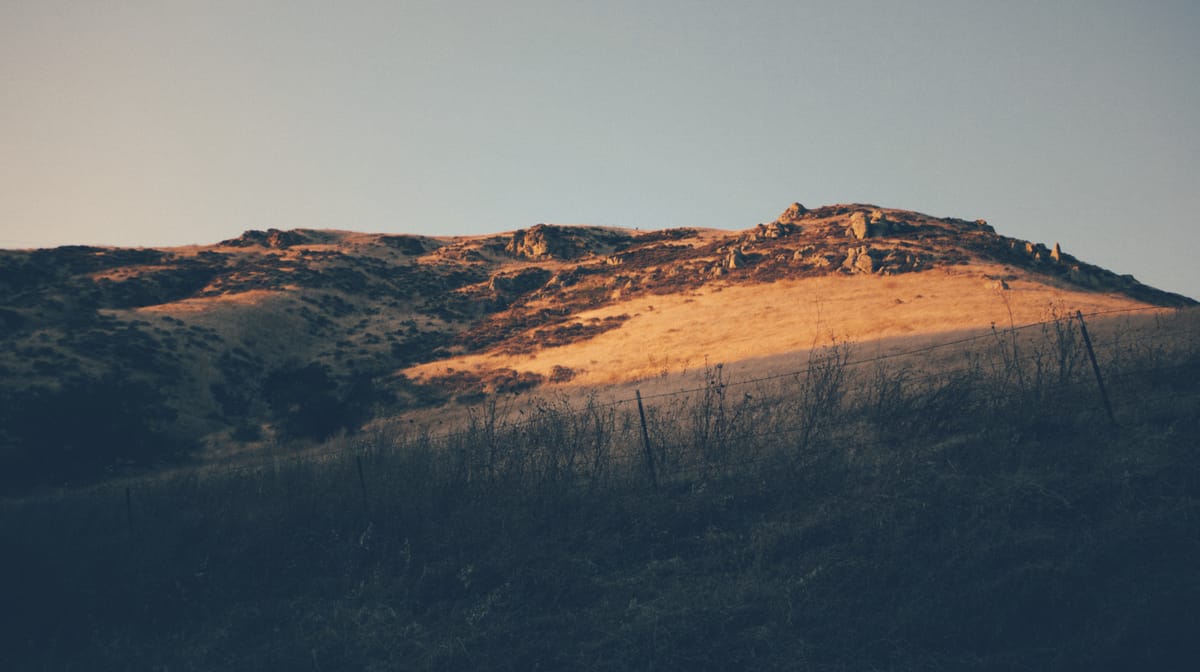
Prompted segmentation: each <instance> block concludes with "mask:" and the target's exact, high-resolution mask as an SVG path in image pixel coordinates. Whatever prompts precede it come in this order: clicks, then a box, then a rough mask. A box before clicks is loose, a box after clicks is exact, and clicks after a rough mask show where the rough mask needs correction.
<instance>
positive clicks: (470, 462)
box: [92, 308, 1200, 532]
mask: <svg viewBox="0 0 1200 672" xmlns="http://www.w3.org/2000/svg"><path fill="white" fill-rule="evenodd" d="M1152 312H1153V313H1156V314H1155V315H1154V319H1153V320H1152V321H1150V323H1148V324H1138V325H1127V328H1125V329H1124V330H1122V329H1116V330H1109V331H1106V332H1105V333H1104V335H1102V337H1101V339H1099V343H1098V346H1099V347H1100V349H1101V360H1102V361H1103V365H1104V367H1105V368H1106V369H1107V370H1106V376H1107V378H1108V380H1109V381H1110V383H1111V384H1112V386H1113V387H1114V391H1115V392H1116V394H1115V397H1116V399H1115V402H1116V407H1117V409H1118V414H1120V413H1121V412H1123V411H1124V410H1125V409H1127V408H1129V407H1130V406H1131V405H1133V404H1137V405H1140V406H1143V407H1144V406H1145V405H1154V404H1160V403H1188V402H1190V401H1191V400H1195V399H1197V398H1200V390H1197V389H1196V388H1195V387H1192V388H1189V389H1183V390H1167V389H1163V388H1162V387H1156V386H1157V385H1158V384H1159V383H1161V382H1163V381H1166V382H1168V383H1172V384H1173V383H1174V382H1175V381H1178V380H1179V379H1181V378H1186V377H1188V375H1189V374H1193V373H1200V370H1198V369H1200V365H1198V361H1200V360H1198V359H1197V355H1198V354H1200V334H1197V333H1196V332H1195V330H1194V329H1193V328H1192V327H1191V325H1190V324H1189V323H1188V322H1187V321H1186V320H1181V319H1174V320H1173V319H1169V318H1170V317H1171V315H1172V313H1170V312H1167V313H1164V312H1163V309H1161V308H1135V309H1121V310H1108V311H1098V312H1093V313H1088V314H1086V315H1081V316H1079V319H1080V320H1083V319H1091V318H1100V317H1113V316H1120V315H1135V314H1138V313H1152ZM1073 319H1075V318H1073V317H1069V316H1068V317H1064V316H1056V317H1054V318H1053V319H1048V320H1044V321H1040V322H1034V323H1029V324H1024V325H1019V326H1010V327H1008V328H1004V329H999V328H993V329H992V330H990V331H988V332H985V333H980V334H976V335H972V336H967V337H961V338H954V339H950V340H946V341H941V342H937V343H932V344H929V345H923V346H920V347H915V348H909V349H904V350H899V351H892V352H887V353H880V354H877V355H875V356H870V357H853V352H854V346H853V344H847V343H840V344H838V343H835V344H832V345H830V346H828V347H826V348H825V349H823V350H822V349H818V350H813V351H811V352H810V353H809V355H808V359H807V360H806V361H805V362H804V363H803V365H800V366H797V367H795V368H791V369H789V370H786V371H779V372H773V373H770V374H767V375H761V376H752V377H746V378H741V379H730V380H726V379H725V377H724V375H725V374H724V372H723V371H722V367H721V366H720V365H716V366H713V367H709V368H708V369H707V370H706V372H705V381H704V384H700V385H692V386H690V387H686V388H683V389H679V390H673V391H668V392H659V393H654V394H645V395H643V394H641V393H640V390H637V391H635V394H634V396H629V397H621V398H616V399H600V398H599V397H597V396H595V395H593V396H590V397H588V398H587V399H586V400H584V401H582V402H580V401H578V400H572V399H568V398H567V397H566V396H559V397H551V398H547V397H530V398H511V399H508V400H507V402H506V403H501V402H499V401H498V400H497V399H495V398H492V399H489V400H488V401H487V402H485V403H484V404H482V405H480V406H478V407H474V408H472V409H471V410H470V412H469V413H468V418H467V421H466V422H465V423H464V425H463V426H460V427H455V428H452V429H450V430H447V431H443V432H438V433H434V432H432V431H431V430H430V429H429V428H428V427H418V428H415V429H408V428H404V427H400V426H391V427H389V426H384V427H382V428H379V429H377V430H375V431H372V432H368V433H364V434H361V435H359V436H357V437H352V438H349V439H345V440H342V441H334V442H332V443H331V444H330V445H329V446H327V447H325V448H323V449H317V450H311V451H304V452H299V453H297V454H295V455H283V456H280V455H274V456H272V457H270V458H268V459H262V460H255V461H253V462H248V463H242V464H236V465H226V466H220V465H208V466H204V465H200V466H196V467H192V468H188V469H178V470H175V472H174V475H173V476H164V475H162V474H159V475H149V476H142V477H129V478H122V479H117V480H113V481H110V482H107V483H103V484H99V485H96V486H93V488H92V490H93V491H95V490H99V491H101V492H106V491H112V492H115V493H116V495H117V496H118V498H120V499H121V500H123V501H122V505H123V507H124V509H125V517H126V518H127V521H128V525H129V528H130V531H131V532H132V530H133V527H134V520H135V518H136V516H135V512H134V507H135V506H136V500H137V496H136V493H137V492H138V491H139V490H142V489H146V488H150V487H153V486H154V485H155V484H161V483H162V481H163V479H164V478H174V477H178V478H184V479H193V480H196V479H219V478H251V479H254V478H259V479H261V478H266V477H268V476H278V475H279V474H281V473H283V472H286V471H288V470H294V469H300V468H312V469H314V470H317V471H321V470H324V471H326V472H332V471H337V474H336V476H335V474H333V473H326V475H325V477H327V478H335V477H336V478H342V479H345V480H347V481H348V483H349V485H347V484H345V483H344V484H343V487H346V488H349V489H351V490H353V491H356V492H357V495H358V497H359V498H361V504H360V506H361V507H362V509H363V511H364V513H368V512H369V511H370V510H371V502H372V500H373V499H375V498H377V497H381V496H386V495H385V493H386V492H387V491H388V487H387V483H386V477H385V475H384V472H386V471H387V469H388V468H389V465H388V464H387V463H388V462H389V460H392V459H393V458H394V457H395V456H397V455H402V454H404V453H406V452H408V453H411V452H413V451H425V452H426V453H428V454H430V455H433V456H434V457H433V458H432V459H434V460H435V461H436V462H437V469H438V470H440V471H439V472H438V473H439V474H440V477H441V478H443V479H445V480H446V482H447V483H453V484H458V485H461V486H463V487H488V486H489V484H490V485H502V484H512V483H517V484H522V483H524V484H529V485H530V486H531V487H543V486H546V485H547V484H553V485H555V486H556V487H568V486H573V485H578V484H580V483H589V484H591V485H592V486H595V485H597V484H601V485H602V484H604V483H612V482H616V481H623V482H627V483H632V482H637V481H639V480H644V481H645V482H646V483H648V484H654V485H655V486H658V485H660V484H661V485H663V486H669V485H670V484H672V483H680V482H691V481H694V480H695V479H707V478H709V477H716V476H724V475H732V474H736V473H738V472H740V471H744V470H746V469H749V468H755V467H761V466H762V465H764V464H768V465H777V466H779V467H780V468H786V469H797V468H800V467H802V466H803V465H804V464H805V463H806V462H807V461H809V460H812V459H816V457H817V456H820V455H824V454H828V453H830V451H840V452H845V453H855V454H858V455H874V456H875V459H877V458H878V456H879V454H880V451H888V450H894V449H897V448H898V447H902V446H904V445H905V444H907V443H910V442H913V441H921V440H925V439H929V437H931V436H934V435H935V434H936V433H937V432H938V431H940V430H944V429H946V428H947V427H948V428H950V429H954V428H956V427H957V428H959V429H962V428H963V427H966V426H969V424H970V422H971V420H970V419H969V418H956V416H955V414H963V413H967V414H970V413H991V414H1000V413H1013V412H1016V413H1021V412H1029V411H1031V410H1036V409H1041V410H1042V411H1044V410H1045V409H1046V408H1047V407H1050V408H1053V409H1054V411H1055V412H1057V413H1060V414H1066V415H1070V414H1079V413H1084V412H1089V411H1090V412H1095V411H1098V410H1099V409H1100V408H1101V407H1100V402H1099V401H1098V398H1097V397H1095V396H1094V395H1093V394H1092V387H1094V385H1095V382H1094V381H1091V380H1090V379H1089V376H1088V374H1089V373H1090V372H1089V371H1088V369H1087V367H1086V366H1085V365H1084V359H1083V358H1084V357H1085V355H1084V352H1083V349H1082V348H1081V347H1079V344H1078V342H1077V341H1075V340H1073V337H1072V336H1071V334H1072V333H1075V332H1072V331H1070V330H1064V326H1069V327H1071V328H1072V329H1075V328H1077V327H1075V326H1072V324H1071V320H1073ZM1110 333H1111V335H1110ZM1038 337H1041V338H1040V339H1039V338H1038ZM1022 339H1024V340H1022ZM1181 351H1182V354H1181ZM935 353H936V354H941V353H950V354H951V355H952V356H951V357H950V359H951V360H953V361H952V362H949V363H948V362H940V363H939V364H938V365H937V366H929V367H928V368H926V364H927V358H928V357H929V356H931V355H933V354H935ZM1181 358H1182V359H1181ZM1194 377H1195V376H1192V378H1194ZM1166 387H1169V385H1167V386H1166ZM639 397H640V400H641V402H642V404H643V410H644V414H643V413H639V412H638V410H637V404H638V401H639ZM863 459H867V458H863ZM364 464H366V465H367V466H366V467H365V468H364ZM335 468H336V469H335Z"/></svg>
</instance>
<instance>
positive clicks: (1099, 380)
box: [1075, 310, 1117, 427]
mask: <svg viewBox="0 0 1200 672" xmlns="http://www.w3.org/2000/svg"><path fill="white" fill-rule="evenodd" d="M1075 315H1076V316H1077V317H1078V318H1079V333H1081V334H1083V344H1084V345H1086V346H1087V353H1088V359H1090V360H1092V371H1093V372H1094V373H1095V374H1096V385H1097V386H1098V387H1099V388H1100V399H1101V400H1102V401H1103V402H1104V411H1105V412H1106V413H1108V420H1109V422H1112V424H1113V426H1114V427H1115V426H1117V418H1116V417H1115V416H1114V415H1113V411H1112V404H1110V403H1109V402H1108V390H1106V389H1104V377H1103V376H1101V375H1100V365H1099V364H1098V363H1096V351H1095V350H1092V339H1091V338H1090V337H1089V336H1088V330H1087V323H1086V322H1084V321H1083V311H1082V310H1076V311H1075Z"/></svg>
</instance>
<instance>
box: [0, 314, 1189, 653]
mask: <svg viewBox="0 0 1200 672" xmlns="http://www.w3.org/2000/svg"><path fill="white" fill-rule="evenodd" d="M1180 320H1182V318H1180ZM1190 324H1191V323H1190V322H1188V323H1186V324H1185V323H1183V322H1182V321H1180V322H1179V323H1178V324H1174V325H1172V324H1165V323H1159V324H1158V327H1160V328H1161V330H1160V331H1157V332H1155V333H1154V334H1152V335H1149V336H1147V335H1144V334H1143V335H1141V336H1139V337H1137V338H1126V339H1122V338H1118V337H1113V338H1108V339H1106V341H1105V342H1104V343H1098V346H1101V364H1102V368H1103V369H1104V371H1105V372H1106V375H1107V381H1106V382H1107V383H1108V386H1109V392H1110V393H1111V394H1112V398H1113V399H1112V401H1113V408H1114V411H1115V413H1116V416H1117V420H1118V421H1119V427H1114V426H1112V425H1111V424H1110V422H1109V420H1108V418H1107V415H1106V413H1105V411H1104V410H1103V407H1102V406H1101V404H1100V403H1099V401H1098V399H1097V394H1096V387H1095V381H1094V379H1090V378H1089V376H1091V370H1090V368H1089V366H1090V365H1089V364H1088V363H1087V361H1086V358H1085V355H1084V354H1083V350H1082V348H1081V346H1080V343H1079V342H1078V339H1077V337H1076V335H1075V334H1076V332H1075V331H1074V330H1073V326H1072V325H1071V324H1069V323H1067V322H1065V321H1061V320H1060V321H1055V322H1052V323H1049V324H1048V325H1043V327H1042V329H1041V330H1040V332H1038V333H1017V332H1010V333H996V334H995V335H994V337H993V338H991V339H985V340H981V341H975V342H973V343H970V344H966V345H963V346H962V347H961V349H960V350H956V352H955V354H954V357H953V364H952V365H947V363H946V362H941V363H939V365H938V366H937V367H936V368H935V369H934V370H930V368H928V367H926V366H924V365H923V363H922V362H921V361H917V360H914V361H907V362H905V361H897V360H882V361H875V362H870V363H856V360H855V359H854V355H853V351H852V350H851V349H848V348H846V347H845V346H836V347H832V348H830V349H828V350H827V351H825V352H823V353H819V354H818V355H815V356H814V357H813V358H812V359H811V360H810V361H809V362H808V363H807V365H806V366H805V367H804V369H805V371H804V373H800V374H797V375H794V376H790V377H781V378H778V379H773V380H770V381H760V382H758V383H755V384H753V385H739V384H737V383H736V382H735V383H730V382H728V381H725V380H723V379H722V374H721V370H720V369H719V368H716V367H714V368H713V369H711V370H710V372H709V377H708V381H707V384H706V385H705V386H704V387H703V388H702V389H698V390H695V391H693V392H692V393H690V394H688V395H681V396H673V397H667V398H659V399H652V400H648V409H647V410H648V412H649V413H648V415H649V426H650V436H651V442H652V446H653V452H652V457H653V459H654V465H655V466H654V470H655V471H654V477H655V480H656V481H657V487H655V486H654V485H652V484H651V479H650V473H649V470H648V468H647V461H646V456H645V454H644V452H643V449H642V444H641V427H640V424H639V421H638V416H637V410H636V406H633V405H630V404H605V403H600V402H598V401H596V400H591V401H588V402H578V401H568V400H566V399H557V400H547V401H541V402H538V403H536V404H528V405H522V406H516V405H514V406H512V407H511V408H509V409H505V408H504V407H503V406H501V407H499V408H498V407H497V406H496V405H495V404H492V405H490V406H485V407H482V408H480V409H478V410H477V412H476V413H475V414H474V415H473V416H472V417H473V420H472V422H471V423H470V425H469V426H468V427H466V428H464V429H463V431H461V432H459V433H457V434H454V435H452V436H449V437H433V436H429V435H422V434H406V433H403V432H401V431H399V430H391V429H387V428H384V429H380V430H378V431H377V432H376V433H375V434H374V435H372V436H370V437H368V438H361V439H360V440H359V441H358V442H357V443H355V444H353V445H348V446H346V448H347V450H345V451H343V452H340V453H337V454H333V455H326V456H323V457H319V458H311V459H297V460H283V461H280V462H278V463H276V464H273V465H271V466H269V467H259V468H254V469H246V470H242V471H236V472H225V473H217V472H208V473H205V472H196V473H193V474H190V475H187V476H173V477H166V478H162V479H157V480H151V481H143V482H137V483H135V484H130V485H128V489H127V484H124V483H114V484H111V485H109V486H102V487H97V488H91V489H85V490H76V491H67V492H61V493H55V494H52V495H41V496H36V497H28V498H25V499H20V500H11V501H6V502H2V503H0V544H2V548H3V556H2V559H0V562H2V563H3V572H2V573H0V577H3V578H2V579H0V581H2V583H0V587H2V594H3V595H4V602H5V608H4V618H5V620H6V621H7V622H6V623H5V624H4V627H3V629H2V630H0V633H2V634H0V668H3V669H7V670H25V669H29V670H37V669H63V670H67V669H80V670H105V669H117V670H121V669H130V670H155V669H161V670H166V669H170V670H210V669H211V670H215V669H221V670H240V669H245V670H260V669H281V670H283V669H286V670H338V669H363V670H370V669H374V670H408V669H412V670H451V669H498V670H510V669H511V670H534V669H542V670H548V669H580V670H626V669H646V670H703V669H713V670H717V669H811V670H869V669H888V670H939V669H941V670H964V669H965V670H1010V669H1038V670H1042V669H1065V670H1074V669H1080V670H1083V669H1088V670H1094V669H1114V670H1117V669H1155V670H1172V669H1192V666H1193V665H1194V663H1195V661H1196V660H1197V659H1200V640H1198V639H1197V638H1196V637H1195V623H1196V619H1197V614H1198V612H1200V571H1197V568H1198V567H1200V453H1198V451H1197V449H1196V446H1197V440H1196V437H1197V436H1198V435H1200V348H1198V347H1197V344H1196V342H1195V336H1194V333H1195V332H1194V331H1192V330H1191V327H1190V326H1189V325H1190ZM1098 340H1100V339H1098ZM360 468H361V471H360Z"/></svg>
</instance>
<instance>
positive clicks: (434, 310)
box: [0, 204, 1193, 484]
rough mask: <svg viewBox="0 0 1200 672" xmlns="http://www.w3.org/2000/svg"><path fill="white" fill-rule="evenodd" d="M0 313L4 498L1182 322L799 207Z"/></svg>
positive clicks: (1137, 299) (1076, 272)
mask: <svg viewBox="0 0 1200 672" xmlns="http://www.w3.org/2000/svg"><path fill="white" fill-rule="evenodd" d="M0 296H3V297H4V299H3V305H0V377H2V379H3V383H2V386H3V387H2V389H0V402H3V408H4V409H5V411H4V413H6V416H5V418H4V423H3V426H4V427H5V428H6V431H5V432H4V434H3V435H2V436H0V441H2V442H3V444H2V445H0V459H2V460H3V461H4V463H5V464H6V465H7V467H6V469H5V470H4V471H5V473H7V474H9V479H10V480H11V481H13V484H19V483H21V482H26V481H37V480H44V481H47V480H48V481H51V482H62V481H70V480H79V479H86V478H89V477H91V476H93V475H94V474H96V473H98V472H99V471H100V470H103V469H109V468H112V467H114V466H120V465H149V464H154V463H158V462H161V461H162V460H163V459H167V458H171V457H172V456H179V455H188V454H207V455H209V456H215V455H219V454H226V453H228V452H229V451H231V450H234V451H236V450H239V446H241V447H245V448H247V449H254V448H255V447H256V446H259V445H261V444H262V442H263V441H270V440H271V439H280V440H295V439H316V440H321V439H324V438H327V437H328V436H331V435H333V434H335V433H337V432H339V431H342V430H349V431H353V430H354V429H355V428H357V427H359V426H361V425H362V424H363V423H365V422H367V421H368V420H370V419H371V418H373V417H387V416H394V415H397V414H401V413H406V412H412V411H416V410H419V409H428V408H436V407H440V406H442V405H443V404H446V403H454V402H455V401H456V400H457V401H458V402H461V403H464V404H469V403H476V402H478V401H479V400H480V399H482V398H483V396H481V395H484V394H491V393H497V392H519V391H522V390H529V389H533V388H537V387H543V388H545V387H547V386H558V387H562V388H570V389H579V388H582V387H588V386H595V385H609V384H616V383H622V382H628V381H630V380H638V379H645V378H647V377H661V376H663V375H682V374H686V373H688V372H691V373H692V375H695V373H696V372H698V371H700V370H701V369H703V367H704V364H705V362H726V363H730V364H732V363H734V362H737V361H741V360H747V359H751V358H753V359H755V360H756V361H760V362H761V361H765V360H764V359H763V358H767V357H769V356H771V355H780V354H785V353H794V352H798V351H803V350H808V349H810V348H812V347H814V346H819V345H824V344H827V343H829V342H830V341H833V340H842V341H846V340H849V341H866V340H874V339H884V338H893V337H898V336H921V335H924V336H928V335H932V334H938V333H950V332H955V331H959V330H963V329H972V328H987V327H988V326H989V325H993V324H1000V325H1007V324H1014V323H1024V322H1031V321H1035V320H1038V319H1042V318H1044V317H1046V316H1047V315H1048V314H1049V312H1053V311H1058V312H1060V313H1061V312H1064V311H1067V312H1069V311H1074V310H1083V311H1085V312H1094V311H1100V310H1113V309H1119V308H1131V307H1147V306H1160V307H1179V306H1185V305H1191V304H1192V303H1193V302H1192V301H1191V300H1190V299H1188V298H1185V297H1181V296H1178V295H1173V294H1169V293H1166V292H1161V291H1158V290H1155V289H1153V288H1150V287H1146V286H1144V285H1142V284H1140V283H1138V282H1137V281H1136V280H1134V279H1133V278H1131V277H1129V276H1121V275H1117V274H1115V273H1113V272H1110V271H1107V270H1105V269H1101V268H1098V267H1096V266H1093V265H1090V264H1087V263H1086V262H1084V261H1082V260H1079V259H1076V258H1075V257H1073V256H1071V255H1070V254H1068V253H1066V252H1063V251H1062V250H1061V249H1060V248H1059V246H1058V245H1057V244H1055V245H1054V246H1053V247H1052V248H1047V247H1046V246H1044V245H1041V244H1035V243H1031V242H1028V241H1022V240H1015V239H1011V238H1006V237H1004V236H1001V235H999V234H997V233H995V232H994V231H993V230H992V228H991V227H990V226H988V225H987V224H986V223H985V222H982V221H966V220H960V219H951V218H937V217H931V216H928V215H923V214H920V213H915V212H908V211H901V210H894V209H887V208H878V207H875V206H871V205H865V204H850V205H835V206H827V207H822V208H816V209H812V210H809V209H806V208H804V207H803V206H801V205H799V204H794V205H793V206H791V207H789V208H788V209H787V210H786V211H785V212H784V213H783V214H781V215H780V217H779V218H778V219H777V220H775V221H773V222H770V223H764V224H760V225H758V226H756V227H753V228H750V229H747V230H743V231H717V230H698V229H688V228H683V229H668V230H661V231H629V230H621V229H612V228H601V227H566V226H553V225H538V226H534V227H531V228H529V229H524V230H520V231H516V232H510V233H504V234H497V235H491V236H477V237H419V236H406V235H379V234H360V233H351V232H344V231H314V230H295V231H278V230H270V231H265V232H264V231H249V232H247V233H245V234H243V235H242V236H240V237H238V238H235V239H231V240H226V241H223V242H221V243H218V244H216V245H211V246H203V247H189V248H173V249H161V250H157V249H112V248H94V247H61V248H55V249H47V250H34V251H4V252H0ZM83 427H87V428H88V429H87V430H86V431H84V430H82V429H81V428H83ZM197 451H201V452H197Z"/></svg>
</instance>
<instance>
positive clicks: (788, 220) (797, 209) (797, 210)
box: [774, 203, 808, 224]
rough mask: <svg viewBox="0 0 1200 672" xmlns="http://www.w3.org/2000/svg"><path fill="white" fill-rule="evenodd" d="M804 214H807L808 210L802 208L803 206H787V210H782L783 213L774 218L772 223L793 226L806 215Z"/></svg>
mask: <svg viewBox="0 0 1200 672" xmlns="http://www.w3.org/2000/svg"><path fill="white" fill-rule="evenodd" d="M806 214H808V208H806V207H804V206H803V205H800V204H799V203H792V204H791V205H789V206H788V207H787V210H784V211H783V213H782V214H780V215H779V217H777V218H775V222H774V223H776V224H794V223H796V222H798V221H800V219H801V218H802V217H804V215H806Z"/></svg>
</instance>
